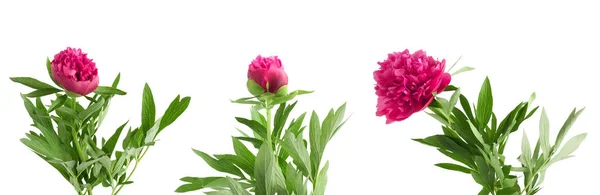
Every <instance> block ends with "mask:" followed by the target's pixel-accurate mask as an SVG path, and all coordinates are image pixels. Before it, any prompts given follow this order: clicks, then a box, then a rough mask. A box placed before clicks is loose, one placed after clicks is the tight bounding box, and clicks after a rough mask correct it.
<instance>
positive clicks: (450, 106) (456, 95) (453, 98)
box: [446, 88, 460, 115]
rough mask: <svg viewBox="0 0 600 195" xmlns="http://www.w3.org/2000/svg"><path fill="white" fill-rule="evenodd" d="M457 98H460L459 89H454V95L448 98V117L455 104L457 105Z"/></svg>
mask: <svg viewBox="0 0 600 195" xmlns="http://www.w3.org/2000/svg"><path fill="white" fill-rule="evenodd" d="M459 97H460V88H458V89H456V91H454V93H453V94H452V96H451V97H450V102H449V103H448V107H447V108H446V114H447V115H450V113H452V109H454V106H456V103H458V98H459Z"/></svg>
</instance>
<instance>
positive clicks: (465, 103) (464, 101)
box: [459, 94, 475, 122]
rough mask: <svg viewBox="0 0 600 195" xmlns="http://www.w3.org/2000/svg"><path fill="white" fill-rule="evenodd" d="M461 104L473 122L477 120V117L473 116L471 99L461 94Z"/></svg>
mask: <svg viewBox="0 0 600 195" xmlns="http://www.w3.org/2000/svg"><path fill="white" fill-rule="evenodd" d="M459 99H460V105H461V106H462V108H463V110H464V111H465V114H466V115H467V117H468V119H469V120H470V121H471V122H475V117H473V111H472V110H471V106H470V105H469V100H467V98H466V97H465V96H464V95H462V94H461V95H460V97H459Z"/></svg>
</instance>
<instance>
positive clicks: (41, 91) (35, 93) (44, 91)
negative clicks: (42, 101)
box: [26, 88, 61, 97]
mask: <svg viewBox="0 0 600 195" xmlns="http://www.w3.org/2000/svg"><path fill="white" fill-rule="evenodd" d="M60 91H61V90H60V89H56V88H45V89H37V90H35V91H32V92H31V93H28V94H26V96H27V97H43V96H47V95H50V94H54V93H58V92H60Z"/></svg>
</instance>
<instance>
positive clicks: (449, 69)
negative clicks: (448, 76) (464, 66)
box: [446, 56, 462, 72]
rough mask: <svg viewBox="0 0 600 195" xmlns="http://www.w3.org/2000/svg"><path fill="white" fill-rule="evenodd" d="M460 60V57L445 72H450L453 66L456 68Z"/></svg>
mask: <svg viewBox="0 0 600 195" xmlns="http://www.w3.org/2000/svg"><path fill="white" fill-rule="evenodd" d="M460 59H462V56H460V57H458V59H457V60H456V62H454V64H452V66H450V68H448V70H447V71H446V72H450V71H451V70H452V69H453V68H454V66H456V64H458V62H459V61H460Z"/></svg>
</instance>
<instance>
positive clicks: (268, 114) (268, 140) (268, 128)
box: [266, 103, 272, 147]
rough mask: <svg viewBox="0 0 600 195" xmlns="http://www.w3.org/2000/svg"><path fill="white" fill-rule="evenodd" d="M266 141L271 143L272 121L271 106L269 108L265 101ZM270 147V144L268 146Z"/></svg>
mask: <svg viewBox="0 0 600 195" xmlns="http://www.w3.org/2000/svg"><path fill="white" fill-rule="evenodd" d="M266 109H267V143H269V144H272V142H271V131H272V128H271V125H272V124H271V123H272V119H271V108H269V104H268V103H267V108H266ZM269 147H271V146H269Z"/></svg>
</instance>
